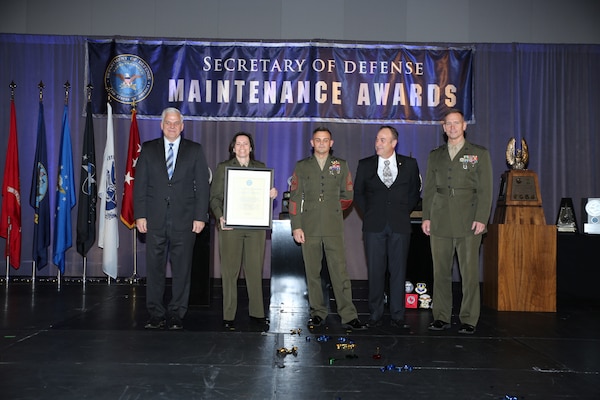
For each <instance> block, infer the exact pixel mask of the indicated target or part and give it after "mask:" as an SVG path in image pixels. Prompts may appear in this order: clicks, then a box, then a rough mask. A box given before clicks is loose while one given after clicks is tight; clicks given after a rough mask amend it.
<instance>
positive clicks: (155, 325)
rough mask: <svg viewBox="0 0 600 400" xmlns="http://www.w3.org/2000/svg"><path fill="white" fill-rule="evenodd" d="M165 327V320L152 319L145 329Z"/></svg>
mask: <svg viewBox="0 0 600 400" xmlns="http://www.w3.org/2000/svg"><path fill="white" fill-rule="evenodd" d="M164 327H165V319H164V318H159V317H152V318H150V319H149V320H148V322H146V325H144V329H163V328H164Z"/></svg>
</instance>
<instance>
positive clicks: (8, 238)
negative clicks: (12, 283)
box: [6, 215, 12, 286]
mask: <svg viewBox="0 0 600 400" xmlns="http://www.w3.org/2000/svg"><path fill="white" fill-rule="evenodd" d="M11 230H12V224H11V223H10V215H9V216H8V229H7V231H6V232H7V235H6V286H8V278H9V272H8V271H10V231H11Z"/></svg>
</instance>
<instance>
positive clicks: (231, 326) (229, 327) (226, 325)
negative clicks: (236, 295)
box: [223, 319, 235, 331]
mask: <svg viewBox="0 0 600 400" xmlns="http://www.w3.org/2000/svg"><path fill="white" fill-rule="evenodd" d="M223 329H225V330H226V331H235V323H234V322H233V321H228V320H226V319H224V320H223Z"/></svg>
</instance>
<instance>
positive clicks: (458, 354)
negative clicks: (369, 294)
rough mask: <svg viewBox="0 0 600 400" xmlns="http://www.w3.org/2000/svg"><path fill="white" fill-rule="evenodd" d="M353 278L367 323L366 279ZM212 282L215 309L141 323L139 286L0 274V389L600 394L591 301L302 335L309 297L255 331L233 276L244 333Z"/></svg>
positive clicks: (254, 395) (187, 394)
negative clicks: (405, 326)
mask: <svg viewBox="0 0 600 400" xmlns="http://www.w3.org/2000/svg"><path fill="white" fill-rule="evenodd" d="M242 282H243V281H242ZM355 286H356V287H355V290H354V295H355V298H356V304H357V306H358V308H359V311H360V313H361V318H362V319H363V320H366V319H367V318H368V315H367V304H366V301H365V297H366V296H365V295H366V291H365V290H364V282H358V283H355ZM361 286H362V287H361ZM266 287H267V290H266V291H265V297H267V298H269V297H268V296H269V290H268V282H267V284H266ZM219 293H220V286H218V282H217V283H216V284H215V285H214V286H213V288H212V296H211V301H210V303H211V304H210V306H206V307H193V308H191V309H190V311H189V313H188V315H187V317H186V318H185V320H184V324H185V329H184V330H183V331H147V330H144V329H143V325H144V322H145V321H146V319H147V314H146V311H145V305H144V303H145V287H144V285H143V284H133V285H130V284H125V283H121V284H119V283H114V284H111V285H107V284H106V283H105V282H104V283H91V282H88V283H86V284H85V285H83V284H82V283H77V282H71V283H64V282H63V283H62V284H61V285H60V287H59V286H58V285H57V283H56V282H54V283H52V282H48V283H44V282H36V283H35V285H32V284H31V283H26V282H10V283H9V284H8V285H6V283H3V284H2V286H1V288H0V298H1V301H0V304H1V305H2V308H1V309H0V310H1V311H0V318H1V320H2V324H1V340H2V342H1V345H0V398H1V399H11V400H12V399H127V400H130V399H131V400H133V399H227V400H234V399H284V400H295V399H340V400H350V399H461V400H464V399H497V400H506V399H513V398H516V399H518V400H524V399H526V400H533V399H544V400H547V399H599V398H600V379H599V378H600V335H599V332H600V307H598V305H597V304H585V303H582V304H577V302H570V303H571V304H566V305H561V303H560V302H559V306H558V311H557V312H556V313H522V312H497V311H493V310H490V309H486V308H484V309H483V313H482V317H481V320H480V324H479V326H478V329H477V332H476V333H475V334H474V335H472V336H468V335H466V336H465V335H459V334H458V333H457V328H458V325H457V321H453V327H452V329H451V330H449V331H445V332H442V333H436V332H430V331H428V330H427V325H428V323H429V322H430V320H431V313H430V311H429V310H419V309H417V310H408V311H407V322H408V323H410V325H411V326H412V329H411V330H410V331H409V332H400V331H395V330H394V329H392V328H391V327H389V322H388V323H386V324H384V326H382V327H381V328H376V329H370V330H368V331H362V332H353V333H347V332H345V331H344V330H343V329H341V327H340V321H339V317H338V316H337V315H336V314H334V313H332V314H330V316H329V317H328V319H327V327H325V328H320V330H319V331H316V332H309V331H308V329H307V328H306V326H305V324H306V320H307V317H308V310H307V306H306V300H305V299H303V298H300V299H298V298H296V299H290V300H288V301H280V302H278V304H271V305H270V319H271V327H270V330H269V332H266V333H263V332H260V330H259V329H257V328H256V327H253V326H252V325H251V324H250V322H249V321H248V317H247V307H245V303H246V304H247V300H246V299H245V296H244V294H245V293H244V288H242V287H241V288H240V297H241V298H240V309H239V310H238V318H237V325H238V327H239V330H238V331H236V332H223V331H222V329H221V318H222V317H221V298H220V295H219ZM267 304H268V302H267ZM332 308H334V304H332ZM344 345H345V346H344ZM338 347H339V348H338ZM344 347H345V348H344ZM294 348H296V350H295V351H294ZM287 352H289V353H290V354H286V353H287ZM376 354H379V356H380V358H378V357H374V355H376Z"/></svg>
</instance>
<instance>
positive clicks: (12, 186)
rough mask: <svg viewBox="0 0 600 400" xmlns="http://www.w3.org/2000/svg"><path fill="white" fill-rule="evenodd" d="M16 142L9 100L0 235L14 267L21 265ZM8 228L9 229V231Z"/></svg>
mask: <svg viewBox="0 0 600 400" xmlns="http://www.w3.org/2000/svg"><path fill="white" fill-rule="evenodd" d="M18 148H19V146H18V144H17V113H16V111H15V102H14V100H12V99H11V101H10V134H9V136H8V148H7V149H6V163H5V164H4V180H3V182H2V217H1V218H0V237H3V238H5V239H9V232H10V239H9V243H7V245H6V254H5V255H6V256H10V265H12V266H13V268H14V269H19V267H20V266H21V184H20V182H19V152H18ZM9 229H10V231H9Z"/></svg>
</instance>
